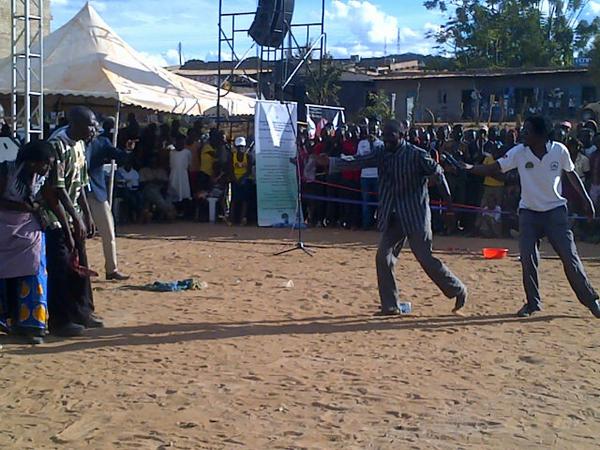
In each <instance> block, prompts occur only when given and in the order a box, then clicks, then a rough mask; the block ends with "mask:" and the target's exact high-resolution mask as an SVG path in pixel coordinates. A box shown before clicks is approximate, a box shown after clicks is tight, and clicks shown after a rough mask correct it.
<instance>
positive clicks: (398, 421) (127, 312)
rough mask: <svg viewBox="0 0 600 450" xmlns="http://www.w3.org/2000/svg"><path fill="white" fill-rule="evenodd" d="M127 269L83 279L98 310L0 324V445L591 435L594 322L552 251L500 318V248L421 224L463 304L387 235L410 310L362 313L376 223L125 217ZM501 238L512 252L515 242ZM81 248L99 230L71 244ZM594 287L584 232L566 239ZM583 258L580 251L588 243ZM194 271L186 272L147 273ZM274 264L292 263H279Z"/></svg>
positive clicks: (467, 443)
mask: <svg viewBox="0 0 600 450" xmlns="http://www.w3.org/2000/svg"><path fill="white" fill-rule="evenodd" d="M121 232H122V233H124V234H125V235H124V236H123V237H120V238H119V240H118V246H119V254H120V259H121V263H122V264H121V265H122V269H123V270H124V271H126V272H128V273H131V274H132V275H133V278H132V280H131V282H130V283H114V282H106V281H103V280H97V281H95V282H94V288H95V298H96V304H97V310H98V312H99V313H100V314H101V315H102V316H103V317H104V318H105V320H106V325H107V327H106V328H105V329H101V330H92V331H90V332H89V333H87V335H86V336H85V337H83V338H78V339H73V340H57V339H49V340H48V342H47V343H46V344H44V345H43V346H40V347H36V348H33V347H29V346H24V345H18V344H15V343H13V342H11V341H10V340H8V339H7V338H6V337H4V338H0V344H2V347H3V348H2V350H1V351H0V411H1V413H0V448H2V449H19V450H20V449H36V450H40V449H51V448H56V449H79V448H85V449H102V450H105V449H112V448H118V449H167V448H174V449H204V448H207V449H220V448H226V449H235V448H249V449H267V448H269V449H270V448H281V449H284V448H285V449H287V448H311V449H313V448H314V449H333V448H339V449H365V448H373V449H378V448H385V449H388V448H389V449H405V448H444V449H445V448H447V449H456V448H472V449H482V448H557V449H584V448H598V447H599V446H600V444H598V440H597V439H598V436H600V329H599V328H598V325H599V324H600V322H599V321H598V320H597V319H593V318H592V317H591V315H590V314H589V313H588V311H587V310H586V309H584V308H583V307H581V306H580V305H579V304H578V303H577V301H576V299H575V298H574V295H573V294H572V292H571V290H570V288H569V286H568V284H567V282H566V279H565V277H564V274H563V272H562V268H561V265H560V262H559V261H558V260H556V259H555V258H552V256H551V253H549V252H548V245H545V246H544V250H545V254H546V255H547V256H548V258H547V259H544V261H543V262H542V282H543V295H544V299H545V301H546V309H545V311H544V312H543V314H540V315H539V316H537V317H534V318H532V319H517V318H515V317H514V312H516V310H517V309H518V308H519V306H520V305H521V303H522V301H523V294H522V288H521V280H520V266H519V263H518V261H517V259H516V258H515V257H514V256H511V257H510V258H507V259H505V260H501V261H494V262H489V261H484V260H483V259H481V257H480V256H479V251H480V248H481V247H482V245H484V244H485V245H489V244H491V242H490V241H487V242H485V241H478V240H473V239H470V240H467V239H457V238H454V239H449V238H436V240H435V247H436V249H437V251H438V254H439V256H440V257H441V258H442V259H443V260H444V261H446V262H447V263H448V265H449V266H450V267H451V268H452V269H453V270H454V271H455V272H456V273H457V274H458V275H459V276H460V277H462V279H463V280H464V281H465V282H466V283H467V284H468V286H469V287H470V290H471V301H470V304H469V306H468V308H467V310H466V313H467V317H464V318H461V317H456V316H451V315H450V314H449V312H450V309H451V302H449V301H448V300H446V299H445V298H443V296H442V295H441V294H440V293H439V292H438V291H437V290H436V288H435V287H434V286H433V285H432V284H431V283H430V282H429V280H428V279H427V278H426V276H425V275H424V274H423V273H422V271H421V270H420V268H419V266H418V264H417V263H416V261H415V260H414V258H413V257H412V255H411V254H410V251H406V250H405V251H404V252H403V253H402V256H401V261H400V263H399V266H398V272H397V276H398V279H399V281H400V283H401V286H402V288H403V293H404V297H405V298H406V299H407V300H409V301H411V302H413V309H414V313H413V315H411V316H410V317H403V318H391V319H384V318H376V317H373V313H374V312H375V311H376V309H377V301H378V300H377V291H376V278H375V273H374V256H375V249H374V245H375V244H376V242H377V238H378V236H377V234H376V233H364V232H347V231H329V230H327V231H325V230H311V231H309V232H308V233H307V234H306V240H307V242H308V243H313V244H316V245H317V247H318V248H317V253H316V255H315V256H314V258H310V257H308V256H305V255H303V254H301V253H292V254H290V255H286V256H281V257H274V256H272V253H273V252H275V251H277V250H281V249H285V248H286V245H285V244H283V243H282V240H283V239H285V238H289V237H290V236H292V237H293V234H290V231H287V230H259V229H255V228H244V229H242V228H226V227H220V226H210V225H196V224H186V223H184V224H177V225H170V226H168V225H155V226H151V227H143V228H134V227H131V228H123V229H121ZM496 244H501V245H507V246H508V247H509V248H510V249H511V252H513V253H512V254H513V255H514V251H515V250H516V243H515V242H514V241H512V242H510V241H509V242H504V243H496ZM89 249H90V254H91V259H92V261H93V265H94V267H96V268H100V267H101V266H102V256H101V253H100V243H99V241H98V240H94V241H93V242H91V243H90V245H89ZM580 251H581V253H582V254H583V255H584V256H586V267H587V270H588V272H589V273H590V276H591V279H592V280H593V283H594V284H595V285H596V286H597V287H600V259H597V258H598V257H599V256H600V247H598V246H584V245H582V246H581V247H580ZM595 258H596V259H595ZM191 276H194V277H198V278H200V279H201V280H203V281H206V282H207V283H208V287H206V288H205V289H203V290H201V291H194V292H185V293H176V294H172V293H166V294H160V293H149V292H145V291H142V290H139V289H138V288H139V286H141V285H143V284H145V283H150V282H152V281H154V280H157V279H160V280H173V279H181V278H187V277H191ZM290 280H292V282H293V286H291V284H292V283H289V281H290Z"/></svg>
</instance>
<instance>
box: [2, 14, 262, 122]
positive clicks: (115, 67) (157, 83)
mask: <svg viewBox="0 0 600 450" xmlns="http://www.w3.org/2000/svg"><path fill="white" fill-rule="evenodd" d="M11 70H12V63H11V59H10V58H6V59H3V60H0V93H2V94H9V93H10V92H11V86H10V83H11ZM44 93H45V94H47V95H74V96H83V97H100V98H106V99H114V100H115V103H116V102H117V101H120V102H121V103H123V104H127V105H134V106H139V107H142V108H149V109H153V110H157V111H162V112H170V113H175V114H188V115H203V114H204V112H205V111H206V110H207V109H209V108H212V107H215V106H216V104H217V96H218V92H217V88H216V87H214V86H211V85H208V84H205V83H199V82H197V81H193V80H190V79H187V78H184V77H181V76H179V75H176V74H173V73H171V72H169V71H168V70H166V69H163V68H161V67H156V66H154V65H153V64H151V63H149V62H148V61H146V60H145V59H144V57H143V56H142V55H140V54H139V53H138V52H136V51H135V50H134V49H133V48H131V47H130V46H129V45H128V44H127V43H126V42H125V41H123V40H122V39H121V38H120V37H119V36H117V34H116V33H115V32H114V31H113V30H111V28H110V27H109V26H108V25H107V24H106V22H104V20H103V19H102V17H100V15H99V14H98V13H97V12H96V10H94V8H93V7H92V6H91V5H90V4H89V3H86V5H85V6H84V7H83V8H82V9H81V11H79V12H78V13H77V15H75V17H73V18H72V19H71V20H70V21H69V22H67V23H66V24H65V25H63V26H62V27H60V28H59V29H58V30H56V31H54V32H53V33H51V34H50V35H48V36H47V37H46V38H44ZM222 93H225V91H222ZM254 105H255V100H253V99H251V98H249V97H245V96H243V95H240V94H235V93H233V92H229V93H226V95H224V96H223V97H222V98H221V106H222V107H223V108H225V109H226V110H227V112H228V113H229V114H230V115H242V114H254Z"/></svg>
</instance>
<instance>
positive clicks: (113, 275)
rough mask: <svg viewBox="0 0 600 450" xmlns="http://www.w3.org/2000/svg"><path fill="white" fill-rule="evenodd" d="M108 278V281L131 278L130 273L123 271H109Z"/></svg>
mask: <svg viewBox="0 0 600 450" xmlns="http://www.w3.org/2000/svg"><path fill="white" fill-rule="evenodd" d="M106 279H107V280H108V281H112V280H114V281H126V280H129V275H123V274H122V273H121V272H118V271H116V272H113V273H107V274H106Z"/></svg>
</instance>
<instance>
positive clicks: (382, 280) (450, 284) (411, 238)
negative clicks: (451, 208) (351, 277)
mask: <svg viewBox="0 0 600 450" xmlns="http://www.w3.org/2000/svg"><path fill="white" fill-rule="evenodd" d="M431 239H432V233H431V224H430V223H428V224H427V226H425V227H424V228H423V229H421V230H418V231H414V232H412V233H409V234H408V235H407V234H406V233H404V231H403V230H402V229H401V227H400V226H399V225H398V223H397V222H396V221H395V220H394V218H393V217H392V219H390V223H389V224H388V227H387V230H386V231H384V232H383V235H382V236H381V241H380V242H379V249H378V250H377V257H376V266H377V283H378V285H379V297H380V299H381V307H382V308H383V309H386V310H387V309H390V308H394V307H397V306H398V302H399V301H400V295H399V291H398V286H397V284H396V279H395V277H394V268H395V267H396V262H397V260H398V255H399V254H400V251H401V250H402V247H403V245H404V243H405V242H406V240H408V243H409V244H410V248H411V250H412V252H413V254H414V255H415V258H417V261H419V264H421V267H422V268H423V270H424V271H425V273H426V274H427V276H429V278H431V281H433V282H434V283H435V285H436V286H437V287H438V288H439V289H440V290H441V291H442V292H443V294H444V295H445V296H446V297H448V298H454V297H456V296H458V295H459V294H461V293H462V292H464V290H465V286H464V284H463V283H462V282H461V281H460V280H459V279H458V278H457V277H456V276H455V275H454V274H453V273H452V272H451V271H450V269H448V267H446V266H445V265H444V263H443V262H441V261H440V260H439V259H437V258H436V257H435V256H433V254H432V251H431Z"/></svg>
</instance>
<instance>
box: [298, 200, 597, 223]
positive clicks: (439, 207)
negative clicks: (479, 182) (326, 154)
mask: <svg viewBox="0 0 600 450" xmlns="http://www.w3.org/2000/svg"><path fill="white" fill-rule="evenodd" d="M302 198H303V199H305V200H317V201H322V202H330V203H343V204H348V205H357V206H362V205H368V206H379V203H378V202H363V201H362V200H352V199H348V198H334V197H325V196H322V195H312V194H302ZM443 205H444V203H443V202H438V201H432V202H431V204H430V208H431V210H432V211H448V207H447V206H443ZM484 211H485V212H490V213H493V214H497V213H495V212H494V211H489V210H484V209H483V208H479V207H477V206H470V205H461V204H457V203H454V204H453V205H452V208H451V209H450V212H465V213H473V214H480V213H482V212H484ZM499 214H501V215H503V216H511V217H517V216H518V214H517V213H515V212H510V211H500V213H499ZM569 219H572V220H583V221H589V220H590V219H589V218H588V217H584V216H579V215H571V216H569ZM593 221H595V222H597V221H600V217H596V218H595V219H593Z"/></svg>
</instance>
